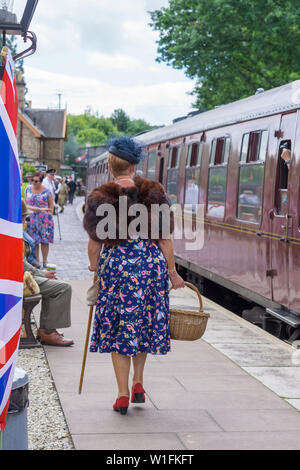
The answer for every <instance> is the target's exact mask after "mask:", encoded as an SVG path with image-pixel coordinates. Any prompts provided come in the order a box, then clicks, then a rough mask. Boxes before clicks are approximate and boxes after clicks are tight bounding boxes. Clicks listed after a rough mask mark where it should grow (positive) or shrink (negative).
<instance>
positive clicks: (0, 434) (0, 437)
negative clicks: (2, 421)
mask: <svg viewBox="0 0 300 470" xmlns="http://www.w3.org/2000/svg"><path fill="white" fill-rule="evenodd" d="M0 450H2V431H0Z"/></svg>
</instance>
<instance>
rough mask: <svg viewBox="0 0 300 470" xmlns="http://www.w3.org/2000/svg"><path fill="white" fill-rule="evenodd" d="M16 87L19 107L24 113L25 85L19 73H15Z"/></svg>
mask: <svg viewBox="0 0 300 470" xmlns="http://www.w3.org/2000/svg"><path fill="white" fill-rule="evenodd" d="M16 85H17V94H18V100H19V107H20V108H21V109H22V111H24V108H25V87H26V83H25V81H24V77H23V74H22V72H21V71H18V72H16Z"/></svg>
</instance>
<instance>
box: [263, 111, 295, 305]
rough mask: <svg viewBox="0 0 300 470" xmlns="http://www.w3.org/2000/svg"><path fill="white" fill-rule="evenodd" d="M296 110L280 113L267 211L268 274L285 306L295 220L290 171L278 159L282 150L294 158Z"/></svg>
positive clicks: (273, 287) (273, 291)
mask: <svg viewBox="0 0 300 470" xmlns="http://www.w3.org/2000/svg"><path fill="white" fill-rule="evenodd" d="M296 124H297V113H296V112H293V113H289V114H283V115H282V117H281V125H280V130H278V131H276V136H277V138H278V146H277V155H276V178H275V180H274V182H273V184H274V198H273V200H274V207H273V209H272V210H271V211H270V232H271V265H272V267H271V269H270V270H268V271H267V275H269V276H270V277H271V278H272V293H273V300H274V301H275V302H278V303H279V304H282V305H284V306H288V305H289V301H290V299H289V277H290V272H289V271H290V266H289V250H290V244H289V242H290V237H291V236H292V228H293V224H295V223H297V222H296V220H294V219H295V215H293V214H291V211H290V195H291V174H289V172H290V170H289V168H288V166H287V165H286V164H285V162H284V160H283V159H282V158H281V155H282V152H283V151H284V149H287V150H289V151H290V154H291V159H293V151H294V142H295V134H296Z"/></svg>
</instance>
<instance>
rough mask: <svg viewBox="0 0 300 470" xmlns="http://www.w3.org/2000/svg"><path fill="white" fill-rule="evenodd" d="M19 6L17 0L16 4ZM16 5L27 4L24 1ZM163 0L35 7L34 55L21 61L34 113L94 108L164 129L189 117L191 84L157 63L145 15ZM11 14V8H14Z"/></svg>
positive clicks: (44, 2)
mask: <svg viewBox="0 0 300 470" xmlns="http://www.w3.org/2000/svg"><path fill="white" fill-rule="evenodd" d="M20 1H21V0H19V1H18V0H16V1H15V5H16V4H17V3H19V2H20ZM21 3H25V2H24V1H23V2H21ZM167 5H168V0H40V1H39V4H38V7H37V10H36V13H35V17H34V19H33V22H32V24H31V28H30V29H31V30H33V31H35V33H36V34H37V36H38V50H37V52H36V54H35V55H34V56H32V57H29V58H27V59H25V79H26V82H27V87H28V90H29V93H28V99H30V100H32V106H33V107H35V108H37V107H57V106H58V96H57V94H56V93H58V92H62V94H63V96H62V105H63V107H65V106H67V108H68V111H69V112H70V113H74V114H80V113H82V112H83V111H84V110H85V109H86V107H88V106H91V107H92V109H93V110H94V111H98V112H99V113H100V114H102V115H104V116H106V117H109V116H110V115H111V113H112V112H113V110H114V109H116V108H123V109H124V110H125V111H126V112H127V114H129V115H130V117H131V118H141V119H145V120H146V121H148V122H150V123H151V124H169V123H170V122H171V121H172V119H173V118H175V117H178V116H182V115H184V114H186V113H187V112H189V111H191V110H192V106H191V105H192V102H193V99H194V98H193V97H191V96H190V95H188V94H187V93H188V92H190V91H191V90H192V89H193V87H194V83H193V82H192V81H191V80H189V79H187V78H186V77H185V75H184V73H183V72H182V71H178V70H173V69H172V68H171V67H167V66H166V65H165V64H158V63H157V62H155V58H156V57H157V44H156V41H157V40H158V33H156V32H154V31H153V30H152V29H151V28H150V26H149V23H150V15H149V14H148V11H152V10H155V9H159V8H161V7H163V6H167ZM15 9H16V8H15Z"/></svg>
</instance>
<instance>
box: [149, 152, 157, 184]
mask: <svg viewBox="0 0 300 470" xmlns="http://www.w3.org/2000/svg"><path fill="white" fill-rule="evenodd" d="M155 171H156V152H155V151H154V152H150V153H149V156H148V169H147V178H148V179H149V180H155Z"/></svg>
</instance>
